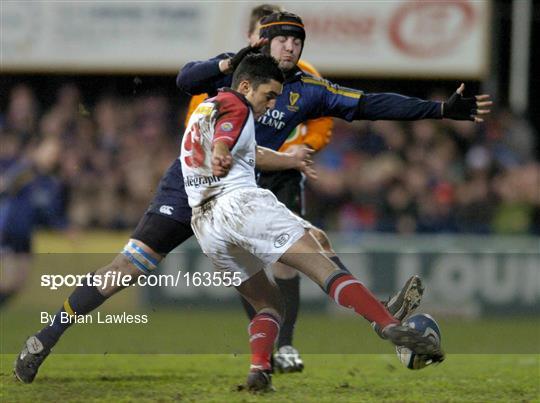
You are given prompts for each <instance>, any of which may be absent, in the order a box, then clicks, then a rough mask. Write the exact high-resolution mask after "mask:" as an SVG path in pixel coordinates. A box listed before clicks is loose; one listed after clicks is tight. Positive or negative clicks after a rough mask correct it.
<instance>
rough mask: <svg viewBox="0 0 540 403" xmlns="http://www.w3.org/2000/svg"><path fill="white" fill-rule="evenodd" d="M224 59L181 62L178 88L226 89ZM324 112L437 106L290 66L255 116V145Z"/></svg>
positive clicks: (365, 115)
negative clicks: (272, 99)
mask: <svg viewBox="0 0 540 403" xmlns="http://www.w3.org/2000/svg"><path fill="white" fill-rule="evenodd" d="M229 57H231V54H230V53H224V54H221V55H219V56H217V57H215V58H212V59H210V60H207V61H201V62H191V63H188V64H186V65H185V66H184V67H183V68H182V70H181V71H180V73H179V74H178V77H177V79H176V84H177V86H178V88H180V89H181V90H183V91H185V92H187V93H190V94H200V93H208V94H210V95H211V96H212V95H214V94H215V93H216V92H217V90H218V89H219V88H221V87H229V86H230V85H231V81H232V75H230V74H228V75H226V74H223V73H222V72H221V71H220V70H219V61H220V60H222V59H224V58H229ZM325 116H333V117H338V118H341V119H344V120H347V121H352V120H355V119H369V120H378V119H385V120H417V119H425V118H438V119H440V118H441V104H440V102H432V101H425V100H421V99H417V98H410V97H406V96H403V95H399V94H391V93H373V94H364V93H363V92H362V91H359V90H355V89H351V88H347V87H342V86H339V85H337V84H334V83H331V82H330V81H328V80H325V79H322V78H319V77H315V76H313V75H311V74H308V73H306V72H303V71H302V70H300V69H299V68H296V69H295V70H294V71H293V72H291V73H290V74H289V75H288V77H287V79H286V81H285V83H284V85H283V92H282V93H281V95H279V96H278V97H277V99H276V105H275V107H274V108H273V109H270V110H268V111H267V112H266V113H265V114H264V115H263V116H261V117H260V118H259V119H258V120H257V122H256V140H257V144H259V145H261V146H263V147H268V148H271V149H273V150H279V149H280V148H281V147H282V146H283V144H284V143H285V142H286V141H287V139H288V138H289V135H290V133H291V132H292V131H293V130H294V129H295V128H296V127H297V126H298V125H299V124H301V123H303V122H306V121H307V120H310V119H316V118H319V117H325Z"/></svg>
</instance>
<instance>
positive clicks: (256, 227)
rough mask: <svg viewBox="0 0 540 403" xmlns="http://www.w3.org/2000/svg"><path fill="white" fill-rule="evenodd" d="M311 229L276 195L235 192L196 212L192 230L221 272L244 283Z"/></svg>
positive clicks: (253, 190)
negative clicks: (235, 273)
mask: <svg viewBox="0 0 540 403" xmlns="http://www.w3.org/2000/svg"><path fill="white" fill-rule="evenodd" d="M310 226H311V225H310V224H309V223H308V222H307V221H305V220H303V219H302V218H300V217H298V216H296V215H295V214H294V213H293V212H291V211H290V210H289V209H288V208H287V207H285V205H284V204H283V203H280V202H279V201H278V200H277V199H276V196H274V194H273V193H272V192H270V191H269V190H266V189H260V188H255V187H254V188H245V189H239V190H234V191H231V192H230V193H226V194H224V195H223V196H219V197H217V198H216V199H214V200H211V201H209V202H208V203H206V204H204V205H203V206H202V207H195V208H194V209H193V211H192V218H191V227H192V228H193V232H194V233H195V236H196V237H197V240H198V241H199V244H200V245H201V248H202V250H203V252H204V253H205V254H206V255H207V256H208V257H209V258H210V259H212V262H213V263H214V266H215V267H216V269H217V270H223V271H229V272H232V273H234V272H238V273H239V275H238V274H237V275H236V276H237V277H240V278H241V280H242V282H243V281H245V280H247V279H249V278H250V277H251V276H253V275H254V274H255V273H257V272H259V271H260V270H262V269H264V268H265V267H267V266H269V265H271V264H273V263H275V262H276V261H277V260H278V259H279V258H280V257H281V255H283V254H284V253H285V252H286V251H287V249H289V247H290V246H292V245H293V244H294V243H295V242H296V241H298V240H299V239H300V238H301V237H302V236H303V235H304V234H305V233H306V229H307V228H309V227H310Z"/></svg>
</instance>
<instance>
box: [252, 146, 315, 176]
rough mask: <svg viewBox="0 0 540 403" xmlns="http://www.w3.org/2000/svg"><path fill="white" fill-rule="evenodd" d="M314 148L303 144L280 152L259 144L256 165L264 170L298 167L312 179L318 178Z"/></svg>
mask: <svg viewBox="0 0 540 403" xmlns="http://www.w3.org/2000/svg"><path fill="white" fill-rule="evenodd" d="M313 152H314V151H313V150H312V149H311V148H309V147H306V146H302V145H294V146H291V147H290V148H289V149H288V150H287V152H284V153H283V152H278V151H274V150H271V149H269V148H266V147H261V146H257V160H256V166H257V168H259V169H260V170H262V171H283V170H287V169H297V170H298V171H301V172H303V173H304V174H306V176H307V177H308V178H310V179H317V173H316V172H315V170H314V169H313V166H312V164H313V161H312V160H311V156H312V155H313Z"/></svg>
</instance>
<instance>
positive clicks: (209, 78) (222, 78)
mask: <svg viewBox="0 0 540 403" xmlns="http://www.w3.org/2000/svg"><path fill="white" fill-rule="evenodd" d="M232 56H234V55H233V54H232V53H222V54H221V55H218V56H216V57H214V58H212V59H209V60H204V61H195V62H189V63H187V64H186V65H185V66H184V67H182V69H181V70H180V72H179V73H178V75H177V76H176V86H177V87H178V88H179V89H180V90H181V91H184V92H186V93H188V94H190V95H198V94H202V93H207V94H214V93H215V92H216V91H217V89H218V88H221V87H228V86H229V85H230V76H228V75H226V74H225V73H223V71H222V70H221V68H220V64H221V65H223V62H224V61H227V60H229V59H230V58H231V57H232ZM227 63H228V62H227Z"/></svg>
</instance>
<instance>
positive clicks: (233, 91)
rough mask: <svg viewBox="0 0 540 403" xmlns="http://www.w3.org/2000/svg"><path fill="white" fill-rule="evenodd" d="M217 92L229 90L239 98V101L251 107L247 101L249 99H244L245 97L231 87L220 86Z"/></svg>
mask: <svg viewBox="0 0 540 403" xmlns="http://www.w3.org/2000/svg"><path fill="white" fill-rule="evenodd" d="M218 92H230V93H231V94H233V95H236V97H238V99H240V101H242V102H243V103H244V104H246V106H247V107H248V108H249V109H253V108H252V107H251V104H250V103H249V101H248V100H247V99H246V97H245V96H243V95H242V94H240V93H239V92H238V91H235V90H233V89H232V88H228V87H224V88H220V89H219V90H218Z"/></svg>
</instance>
